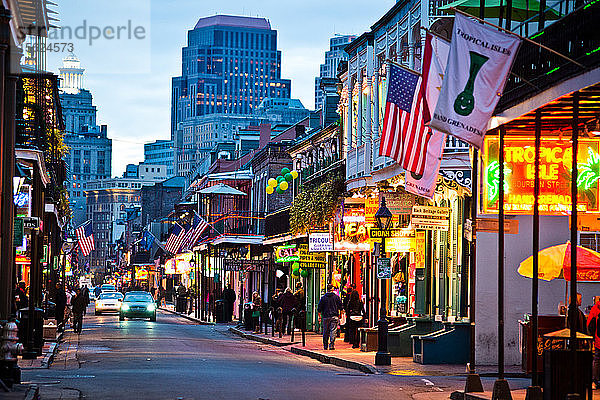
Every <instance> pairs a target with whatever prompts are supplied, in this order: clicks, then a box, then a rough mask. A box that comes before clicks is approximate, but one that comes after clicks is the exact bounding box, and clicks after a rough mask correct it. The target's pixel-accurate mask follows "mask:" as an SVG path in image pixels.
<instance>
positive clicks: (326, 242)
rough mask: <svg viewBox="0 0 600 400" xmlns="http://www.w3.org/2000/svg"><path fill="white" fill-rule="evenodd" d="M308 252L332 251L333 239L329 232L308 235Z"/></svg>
mask: <svg viewBox="0 0 600 400" xmlns="http://www.w3.org/2000/svg"><path fill="white" fill-rule="evenodd" d="M308 250H309V251H318V252H323V251H333V237H332V235H331V234H330V233H329V232H311V233H309V234H308Z"/></svg>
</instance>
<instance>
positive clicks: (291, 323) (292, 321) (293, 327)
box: [290, 308, 296, 343]
mask: <svg viewBox="0 0 600 400" xmlns="http://www.w3.org/2000/svg"><path fill="white" fill-rule="evenodd" d="M295 323H296V309H295V308H292V315H290V325H291V326H292V337H291V338H290V342H292V343H293V342H294V331H295V330H296V327H295V326H294V324H295Z"/></svg>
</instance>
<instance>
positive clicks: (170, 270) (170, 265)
mask: <svg viewBox="0 0 600 400" xmlns="http://www.w3.org/2000/svg"><path fill="white" fill-rule="evenodd" d="M174 273H175V260H174V259H172V258H171V259H170V260H167V261H166V262H165V274H174Z"/></svg>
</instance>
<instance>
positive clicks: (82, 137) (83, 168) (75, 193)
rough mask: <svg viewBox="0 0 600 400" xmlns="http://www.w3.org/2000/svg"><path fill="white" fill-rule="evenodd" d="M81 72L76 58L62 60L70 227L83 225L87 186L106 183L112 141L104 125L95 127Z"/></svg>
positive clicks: (92, 105)
mask: <svg viewBox="0 0 600 400" xmlns="http://www.w3.org/2000/svg"><path fill="white" fill-rule="evenodd" d="M84 71H85V69H84V68H82V67H81V63H80V61H79V59H77V57H75V56H74V55H73V54H70V55H69V56H67V57H66V58H65V59H64V60H63V66H62V67H61V68H59V72H60V94H59V96H60V104H61V106H62V109H63V118H64V120H65V121H64V122H65V135H64V141H65V145H67V146H68V148H69V154H67V156H66V157H65V162H66V164H67V169H68V171H69V173H68V174H67V177H68V183H67V189H68V191H69V200H70V203H71V204H70V205H71V211H72V212H73V219H72V223H73V226H74V227H77V226H78V225H81V224H82V223H84V222H85V218H86V201H85V193H84V192H85V190H86V185H87V182H88V181H90V180H95V179H108V178H110V175H111V161H112V140H111V139H109V138H108V136H107V127H106V125H102V126H98V125H96V113H97V110H96V106H95V105H94V104H93V99H92V94H91V93H90V91H89V90H86V89H84V88H83V74H84Z"/></svg>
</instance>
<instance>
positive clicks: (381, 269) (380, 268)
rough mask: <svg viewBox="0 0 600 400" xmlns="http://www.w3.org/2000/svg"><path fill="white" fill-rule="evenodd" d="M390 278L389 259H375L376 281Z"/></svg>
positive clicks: (390, 265) (390, 264)
mask: <svg viewBox="0 0 600 400" xmlns="http://www.w3.org/2000/svg"><path fill="white" fill-rule="evenodd" d="M391 278H392V263H391V260H390V259H389V258H383V257H380V258H378V259H377V279H391Z"/></svg>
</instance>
